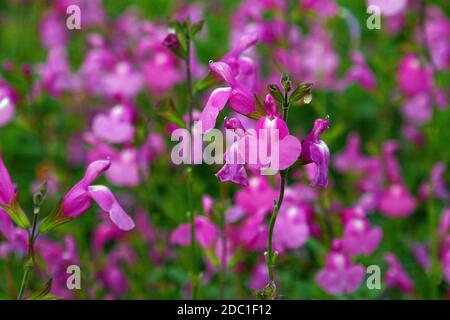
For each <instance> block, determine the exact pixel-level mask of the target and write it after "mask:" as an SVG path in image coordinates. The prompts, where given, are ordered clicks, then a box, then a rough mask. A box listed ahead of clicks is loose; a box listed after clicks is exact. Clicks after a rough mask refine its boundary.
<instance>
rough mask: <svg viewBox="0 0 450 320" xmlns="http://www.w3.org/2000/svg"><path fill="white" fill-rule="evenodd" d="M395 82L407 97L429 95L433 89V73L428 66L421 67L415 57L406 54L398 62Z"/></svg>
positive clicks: (411, 54) (412, 54)
mask: <svg viewBox="0 0 450 320" xmlns="http://www.w3.org/2000/svg"><path fill="white" fill-rule="evenodd" d="M397 81H398V85H399V87H400V89H401V90H402V91H403V92H404V93H405V94H406V95H407V96H415V95H417V94H419V93H425V94H429V93H430V92H431V91H432V89H433V72H432V69H431V67H430V66H428V65H422V63H421V61H420V59H419V58H418V57H417V55H415V54H414V53H408V54H406V55H405V56H404V57H403V58H402V60H401V61H400V65H399V69H398V72H397Z"/></svg>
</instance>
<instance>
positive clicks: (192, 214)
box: [185, 26, 199, 300]
mask: <svg viewBox="0 0 450 320" xmlns="http://www.w3.org/2000/svg"><path fill="white" fill-rule="evenodd" d="M185 37H186V58H185V65H186V83H187V96H188V114H189V120H188V128H189V130H191V129H192V122H193V117H192V110H193V106H192V105H193V103H194V94H193V91H192V76H191V59H190V57H191V31H190V26H188V27H187V28H186V30H185ZM191 158H192V152H191ZM187 172H188V185H187V192H188V206H189V211H188V215H189V223H190V225H191V254H192V260H193V263H192V275H191V276H192V281H191V286H192V299H193V300H196V299H197V294H198V281H199V279H198V277H197V268H196V261H197V258H196V257H197V253H196V248H195V247H196V244H195V210H194V207H193V203H192V167H191V166H189V167H188V169H187Z"/></svg>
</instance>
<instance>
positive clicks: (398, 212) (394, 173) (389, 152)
mask: <svg viewBox="0 0 450 320" xmlns="http://www.w3.org/2000/svg"><path fill="white" fill-rule="evenodd" d="M397 149H398V144H397V143H396V142H395V141H387V142H386V143H385V144H384V146H383V158H384V161H385V164H386V171H387V176H388V177H389V179H390V181H391V183H392V184H391V185H390V186H389V187H388V189H387V190H385V191H383V193H382V194H381V196H380V199H379V204H378V206H379V210H380V211H381V212H382V213H383V214H385V215H387V216H389V217H405V216H409V215H410V214H411V213H412V212H413V211H414V210H415V209H416V200H415V199H414V197H413V196H412V195H411V194H410V193H409V191H408V189H407V188H406V186H405V185H404V183H403V181H402V177H401V173H400V167H399V165H398V162H397V159H396V158H395V155H394V153H395V151H396V150H397Z"/></svg>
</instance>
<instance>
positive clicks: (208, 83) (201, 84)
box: [194, 72, 220, 92]
mask: <svg viewBox="0 0 450 320" xmlns="http://www.w3.org/2000/svg"><path fill="white" fill-rule="evenodd" d="M219 83H220V79H218V78H217V77H216V76H215V75H214V73H212V72H210V73H208V75H207V76H206V77H204V78H203V79H202V80H200V81H198V82H197V83H196V84H195V87H194V89H195V91H197V92H201V91H204V90H206V89H208V88H211V87H212V86H214V85H217V84H219Z"/></svg>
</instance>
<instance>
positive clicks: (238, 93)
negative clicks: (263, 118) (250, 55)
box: [200, 62, 256, 132]
mask: <svg viewBox="0 0 450 320" xmlns="http://www.w3.org/2000/svg"><path fill="white" fill-rule="evenodd" d="M209 68H210V69H211V71H212V72H213V73H215V74H216V75H217V76H219V77H220V78H221V79H222V80H223V81H225V82H226V83H227V84H228V85H229V87H225V88H218V89H216V90H214V91H213V92H212V93H211V95H210V96H209V99H208V102H207V103H206V106H205V108H204V109H203V111H202V114H201V115H200V121H201V123H202V131H203V132H206V131H208V130H210V129H212V128H214V126H215V124H216V119H217V116H218V115H219V112H220V111H221V110H222V109H223V108H224V107H225V104H226V103H227V102H228V101H229V102H230V107H231V108H232V109H233V110H234V111H236V112H238V113H241V114H249V113H252V112H254V111H256V104H255V97H254V95H253V93H252V92H251V91H250V90H249V89H248V88H247V87H246V86H245V84H244V83H242V82H240V81H239V80H237V79H236V77H235V75H233V73H232V70H231V68H230V66H229V65H228V64H226V63H225V62H211V63H210V64H209Z"/></svg>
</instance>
